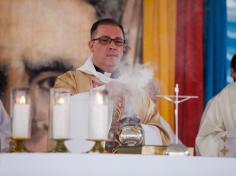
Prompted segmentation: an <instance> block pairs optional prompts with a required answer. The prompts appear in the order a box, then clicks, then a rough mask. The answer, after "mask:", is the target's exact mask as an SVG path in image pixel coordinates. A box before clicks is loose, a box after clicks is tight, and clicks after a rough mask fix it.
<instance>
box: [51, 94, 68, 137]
mask: <svg viewBox="0 0 236 176" xmlns="http://www.w3.org/2000/svg"><path fill="white" fill-rule="evenodd" d="M68 105H69V103H65V100H64V99H63V98H58V100H57V102H56V103H55V105H54V106H53V117H52V128H53V130H52V135H53V138H54V139H68V138H69V116H68V114H69V113H68V110H69V108H68Z"/></svg>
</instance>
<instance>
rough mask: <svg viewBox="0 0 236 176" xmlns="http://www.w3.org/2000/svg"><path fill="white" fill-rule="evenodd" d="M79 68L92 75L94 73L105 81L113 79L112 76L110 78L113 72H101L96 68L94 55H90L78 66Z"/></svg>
mask: <svg viewBox="0 0 236 176" xmlns="http://www.w3.org/2000/svg"><path fill="white" fill-rule="evenodd" d="M77 70H79V71H81V72H84V73H87V74H90V75H94V76H95V77H96V78H97V79H99V80H100V81H102V82H104V83H108V82H110V81H112V80H113V79H112V78H110V76H111V73H106V72H104V73H101V72H99V71H97V70H96V69H95V67H94V65H93V61H92V57H89V58H88V59H87V60H86V62H85V63H84V64H83V65H82V66H81V67H79V68H77Z"/></svg>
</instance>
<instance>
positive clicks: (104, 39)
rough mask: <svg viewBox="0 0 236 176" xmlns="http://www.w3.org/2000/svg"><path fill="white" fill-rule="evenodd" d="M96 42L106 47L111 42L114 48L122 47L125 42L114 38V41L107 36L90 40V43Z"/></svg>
mask: <svg viewBox="0 0 236 176" xmlns="http://www.w3.org/2000/svg"><path fill="white" fill-rule="evenodd" d="M96 40H97V41H98V42H99V43H100V44H102V45H108V44H111V42H112V41H113V42H114V44H115V45H116V46H119V47H120V46H124V44H125V40H123V39H121V38H115V39H112V38H110V37H108V36H101V37H98V38H95V39H92V41H96Z"/></svg>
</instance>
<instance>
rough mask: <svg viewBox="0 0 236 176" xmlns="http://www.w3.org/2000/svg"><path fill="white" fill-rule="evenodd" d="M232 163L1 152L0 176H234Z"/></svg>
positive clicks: (142, 156) (157, 157) (129, 156)
mask: <svg viewBox="0 0 236 176" xmlns="http://www.w3.org/2000/svg"><path fill="white" fill-rule="evenodd" d="M235 163H236V159H235V158H206V157H170V156H169V157H168V156H157V155H123V154H70V153H68V154H67V153H65V154H50V153H32V154H6V153H5V154H3V153H0V176H15V175H19V176H21V175H22V176H43V175H53V176H65V175H66V176H79V175H81V176H87V175H102V176H106V175H109V176H111V175H112V176H126V175H127V176H128V175H129V176H130V175H132V176H139V175H140V176H146V175H147V176H157V175H165V176H172V175H173V176H176V175H180V176H200V175H214V176H224V175H227V176H235V175H236V167H235Z"/></svg>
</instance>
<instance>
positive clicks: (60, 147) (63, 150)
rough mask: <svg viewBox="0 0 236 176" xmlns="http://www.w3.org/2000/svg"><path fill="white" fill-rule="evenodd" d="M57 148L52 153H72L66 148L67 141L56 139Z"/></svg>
mask: <svg viewBox="0 0 236 176" xmlns="http://www.w3.org/2000/svg"><path fill="white" fill-rule="evenodd" d="M55 141H56V142H57V143H56V147H55V148H54V149H53V150H52V151H51V152H55V153H56V152H61V153H67V152H70V151H69V150H68V149H67V148H66V146H65V141H66V139H55Z"/></svg>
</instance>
